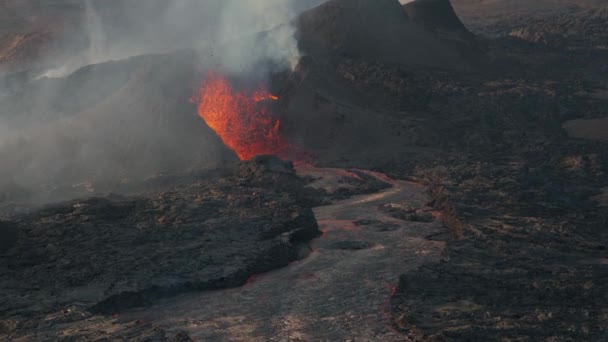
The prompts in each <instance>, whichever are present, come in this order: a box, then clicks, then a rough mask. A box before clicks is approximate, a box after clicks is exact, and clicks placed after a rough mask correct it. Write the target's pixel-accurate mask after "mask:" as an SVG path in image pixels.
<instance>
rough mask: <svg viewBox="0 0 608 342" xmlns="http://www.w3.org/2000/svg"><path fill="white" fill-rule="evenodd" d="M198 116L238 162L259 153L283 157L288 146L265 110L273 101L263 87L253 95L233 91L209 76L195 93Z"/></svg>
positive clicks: (223, 80)
mask: <svg viewBox="0 0 608 342" xmlns="http://www.w3.org/2000/svg"><path fill="white" fill-rule="evenodd" d="M197 100H198V114H199V116H200V117H201V118H202V119H203V120H205V122H206V123H207V125H208V126H209V127H210V128H211V129H212V130H214V131H215V132H216V133H217V135H218V136H219V137H220V138H221V139H222V141H223V142H224V144H225V145H226V146H228V147H229V148H230V149H232V150H233V151H234V152H235V153H236V154H237V156H238V157H239V159H241V160H246V159H250V158H251V157H254V156H256V155H260V154H276V155H279V156H282V155H285V154H286V153H287V152H288V150H289V149H290V144H289V143H287V142H286V141H285V139H284V138H282V137H281V134H280V128H281V121H280V120H279V119H277V118H274V117H273V116H272V115H271V114H270V112H269V110H268V104H269V101H277V100H278V97H277V96H274V95H272V94H271V93H270V92H268V91H267V90H266V89H265V88H264V87H260V88H258V90H256V91H253V92H247V91H236V90H234V89H233V88H232V86H231V85H230V83H229V82H228V81H227V80H226V78H224V77H222V76H221V75H219V74H217V73H210V74H209V75H208V76H207V79H206V80H205V81H204V82H203V84H202V86H201V88H200V90H199V93H198V94H197Z"/></svg>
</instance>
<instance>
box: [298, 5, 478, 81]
mask: <svg viewBox="0 0 608 342" xmlns="http://www.w3.org/2000/svg"><path fill="white" fill-rule="evenodd" d="M448 6H449V3H448ZM420 12H421V13H424V11H420ZM448 15H449V14H448ZM431 17H432V16H430V15H426V16H421V17H420V18H417V19H416V18H415V19H416V20H410V18H408V15H407V14H406V13H405V12H404V11H403V9H402V8H401V5H400V4H399V2H398V1H393V0H331V1H327V2H326V3H324V4H322V5H320V6H318V7H316V8H314V9H312V10H310V11H308V12H305V13H303V14H301V15H300V16H299V17H298V19H297V21H296V26H297V28H298V32H297V37H298V42H299V45H300V48H301V50H302V51H303V52H304V53H306V54H309V55H312V56H318V57H319V58H327V57H328V56H327V54H328V53H334V54H339V55H343V56H348V57H356V58H372V59H374V60H376V61H382V62H391V63H399V64H404V65H410V66H421V67H432V68H444V69H455V70H462V69H468V68H471V67H472V62H471V59H470V57H469V56H466V55H464V54H462V53H461V52H460V51H458V49H455V48H453V47H451V46H449V45H446V44H443V43H442V42H441V40H440V39H439V38H438V37H437V36H436V35H435V34H434V33H433V31H432V30H429V28H432V27H433V26H435V21H431V22H429V20H430V19H432V18H431ZM454 17H455V15H454ZM456 20H458V19H457V18H456ZM450 30H451V27H450Z"/></svg>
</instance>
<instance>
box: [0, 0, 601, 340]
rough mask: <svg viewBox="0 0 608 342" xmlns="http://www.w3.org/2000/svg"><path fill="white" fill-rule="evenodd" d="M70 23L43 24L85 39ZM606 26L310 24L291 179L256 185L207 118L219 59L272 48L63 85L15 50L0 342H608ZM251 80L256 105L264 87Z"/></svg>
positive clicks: (256, 166) (341, 6) (566, 19)
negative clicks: (200, 94)
mask: <svg viewBox="0 0 608 342" xmlns="http://www.w3.org/2000/svg"><path fill="white" fill-rule="evenodd" d="M60 2H61V1H58V2H57V3H60ZM313 2H314V1H313ZM313 2H311V6H312V5H313ZM67 3H68V2H67V1H66V4H65V6H66V7H61V6H59V5H57V6H56V7H52V11H51V7H43V8H42V9H40V8H38V9H37V10H40V11H43V12H41V13H46V16H44V17H45V18H50V17H52V18H55V19H53V20H51V21H50V22H52V23H54V25H53V26H52V27H56V26H55V25H58V23H63V24H62V25H64V26H62V27H64V28H65V27H69V25H68V23H69V24H70V25H77V23H74V21H73V18H72V16H73V15H74V12H72V10H73V9H74V8H75V7H74V6H73V5H69V4H67ZM6 4H9V5H10V4H11V2H10V1H7V2H6ZM6 4H3V3H2V2H0V6H2V5H4V6H6ZM13 6H14V4H13ZM452 6H453V7H452ZM302 8H304V7H302ZM13 9H14V7H13ZM64 9H65V10H67V9H70V11H68V13H70V14H69V15H68V17H67V19H62V20H64V21H61V20H59V19H56V18H57V16H58V17H59V18H61V17H62V13H63V12H62V11H63V10H64ZM21 10H23V9H21ZM147 10H148V11H152V12H154V11H155V8H154V6H150V7H148V8H147ZM45 11H46V12H45ZM105 11H107V9H105ZM102 12H103V11H102ZM58 13H59V14H58ZM103 13H105V12H103ZM607 13H608V7H606V4H604V3H603V2H602V1H576V0H543V1H537V2H534V3H531V2H529V1H519V0H500V1H468V0H453V1H452V3H451V4H450V2H449V1H447V0H445V1H444V0H417V1H414V2H410V3H407V4H405V5H403V6H402V5H401V4H400V3H399V2H397V1H392V0H375V1H371V0H357V1H355V0H352V1H348V0H332V1H327V2H326V3H324V4H321V5H320V7H314V8H312V9H310V10H307V11H305V12H303V13H300V14H298V16H297V17H296V18H295V19H293V20H292V21H291V23H292V25H293V28H294V30H293V33H294V37H295V38H296V41H297V44H298V50H299V51H300V53H301V56H300V57H301V58H300V59H299V61H298V63H297V66H295V67H294V68H293V70H287V71H285V70H277V69H274V68H260V69H258V70H264V71H263V73H264V77H263V79H265V80H266V81H267V86H268V89H269V90H270V91H271V92H272V93H273V94H275V95H276V96H277V97H278V100H277V101H276V102H273V103H271V104H269V106H270V107H271V110H272V112H273V113H274V115H276V117H277V119H280V120H281V127H280V133H281V134H282V135H283V136H284V137H287V138H288V139H289V142H290V144H292V145H293V146H295V147H297V153H296V152H294V153H293V154H291V155H289V154H288V155H285V156H283V157H285V158H293V159H301V160H300V162H299V163H296V167H295V168H294V167H293V166H292V164H290V163H287V162H283V161H281V160H280V159H277V158H275V157H270V156H264V157H258V158H255V159H254V160H252V161H246V162H241V163H240V164H239V163H238V162H237V158H236V156H235V155H234V153H233V152H232V151H230V150H229V149H228V148H227V147H226V146H224V145H223V144H222V140H221V137H218V136H217V135H216V134H215V133H214V132H213V130H211V129H209V128H208V127H207V126H206V125H205V122H204V121H203V120H202V119H201V118H200V117H198V116H197V115H196V108H195V107H196V105H195V104H193V103H191V99H190V97H191V96H192V95H193V94H195V93H196V90H197V87H198V83H199V82H200V81H201V78H203V77H204V75H205V73H206V72H208V71H209V70H213V69H215V68H216V64H217V63H219V61H218V59H221V58H218V56H217V55H221V54H222V52H223V51H230V52H233V51H238V50H239V47H242V46H247V47H250V46H252V45H251V39H254V42H257V43H259V44H263V46H267V45H265V44H268V39H269V38H268V37H273V33H272V32H275V31H272V30H271V31H269V32H270V33H268V32H267V33H265V34H261V35H255V37H254V36H247V37H245V38H242V39H241V40H236V41H232V42H228V43H223V45H220V46H219V47H217V49H214V50H213V52H210V51H208V50H205V49H204V48H201V49H196V48H192V50H191V51H190V50H180V51H169V52H168V51H153V52H158V53H157V54H154V55H142V56H136V57H132V58H129V59H125V60H122V59H121V60H117V61H112V62H107V63H101V64H95V65H92V66H85V67H84V68H83V69H80V70H78V71H76V72H75V73H73V74H71V75H67V76H66V77H60V78H52V79H51V78H41V79H37V78H38V76H39V75H40V73H41V69H44V68H45V66H41V64H40V63H34V62H32V61H36V60H38V59H37V58H38V57H36V56H38V53H44V51H46V50H44V49H39V48H38V47H39V45H37V44H38V43H37V42H39V40H37V38H36V37H37V36H27V35H26V37H31V38H29V39H31V42H33V43H32V45H31V46H30V45H28V42H29V41H28V40H27V39H21V40H19V42H20V43H19V44H15V43H14V41H15V40H14V39H15V38H14V37H16V35H15V33H14V32H12V33H11V35H10V37H11V38H10V39H13V40H10V41H9V40H4V41H3V42H2V44H0V62H2V63H3V64H2V66H3V69H2V70H3V72H4V73H5V75H7V76H4V77H3V78H2V79H1V81H0V125H2V126H0V134H2V136H1V137H0V156H2V160H3V167H2V170H0V176H1V177H2V179H0V186H1V188H0V208H2V209H1V211H0V218H1V219H2V221H0V233H1V234H2V239H1V241H0V258H1V259H2V266H1V267H2V272H1V273H0V274H1V275H0V288H1V289H2V291H1V293H2V295H1V296H2V297H0V339H2V338H3V339H7V340H23V341H27V340H66V341H67V340H70V341H72V340H103V339H106V340H108V339H109V340H140V341H146V340H149V341H163V340H171V339H173V340H175V341H180V340H183V341H187V340H191V339H192V340H200V341H206V340H218V341H224V340H226V341H268V340H296V341H298V340H299V341H316V340H342V339H343V340H352V341H375V340H377V341H462V340H465V341H469V340H471V341H494V340H498V341H506V340H522V341H603V340H606V339H608V309H607V308H608V295H607V294H608V288H607V285H606V279H608V252H607V250H606V248H607V246H608V231H607V228H608V209H607V208H608V201H607V198H608V191H607V190H606V189H608V181H606V170H607V167H608V152H607V151H608V150H607V147H608V145H607V141H608V106H607V105H608V95H607V94H608V68H607V66H606V60H608V49H607V48H606V46H605V45H606V38H607V35H606V34H607V31H606V28H607V27H608V25H607V24H608V15H607ZM70 18H72V19H70ZM30 19H31V18H30ZM102 19H103V16H102ZM3 20H6V19H3ZM103 20H105V19H103ZM103 20H102V21H103ZM116 20H117V21H118V22H119V21H120V20H119V19H116ZM14 22H15V21H13V23H14ZM22 22H31V20H23V21H22ZM45 22H46V21H45ZM113 24H116V22H113ZM134 25H135V24H134ZM6 26H7V27H9V26H10V25H9V24H7V25H6ZM10 27H11V29H12V30H14V31H19V30H18V29H15V28H16V27H18V26H15V25H13V26H10ZM118 27H119V28H120V27H121V26H120V25H119V26H118ZM117 30H118V31H120V29H117ZM273 30H277V29H276V28H274V29H273ZM0 32H1V31H0ZM112 32H113V33H114V34H116V32H117V31H112ZM17 36H18V35H17ZM2 37H9V35H5V36H2ZM252 37H253V38H252ZM271 40H272V39H271ZM71 41H72V42H73V41H74V40H71ZM185 41H186V42H189V41H190V40H189V38H188V39H185ZM11 42H13V43H11ZM76 42H77V41H76ZM81 43H82V44H84V46H86V41H85V42H84V43H83V42H81ZM42 46H46V45H44V44H43V45H42ZM11 47H13V48H17V47H18V49H14V50H11ZM26 47H31V50H29V49H26ZM70 48H73V49H75V50H74V51H77V50H79V49H82V46H80V45H78V44H76V45H74V46H72V45H71V46H70ZM154 48H155V47H154V46H149V45H146V49H152V50H154ZM179 48H183V46H179ZM28 51H35V53H34V52H32V58H31V59H29V58H27V59H23V63H21V64H20V63H18V62H19V61H20V58H19V56H21V55H23V54H27V53H28ZM53 55H54V56H56V55H57V54H56V53H53ZM3 56H6V57H4V58H5V59H2V58H3ZM9 59H10V63H9V62H6V61H9ZM15 61H17V62H15ZM45 63H47V64H53V63H55V62H54V60H52V59H47V60H45ZM6 70H10V72H6ZM230 73H231V75H230V79H231V80H233V81H234V83H235V84H242V85H243V86H247V85H248V84H249V83H250V80H249V78H255V79H256V80H259V79H260V77H259V76H260V75H259V74H260V73H262V72H261V71H260V72H258V73H254V74H255V75H245V74H243V73H239V72H235V71H234V70H231V71H230ZM256 82H257V81H256ZM42 99H44V101H42ZM41 104H43V105H41ZM32 122H34V123H35V124H32ZM7 127H10V128H11V129H8V130H5V128H7ZM57 132H60V133H61V134H58V133H57ZM9 136H10V138H4V139H3V137H9ZM58 161H60V162H58ZM100 161H102V162H100ZM303 161H305V163H304V162H303ZM311 164H314V166H312V165H311ZM66 201H67V202H66ZM56 202H61V203H60V204H57V203H56ZM41 205H43V207H41ZM267 271H271V272H269V273H264V272H267ZM260 273H263V274H260ZM243 285H245V286H243Z"/></svg>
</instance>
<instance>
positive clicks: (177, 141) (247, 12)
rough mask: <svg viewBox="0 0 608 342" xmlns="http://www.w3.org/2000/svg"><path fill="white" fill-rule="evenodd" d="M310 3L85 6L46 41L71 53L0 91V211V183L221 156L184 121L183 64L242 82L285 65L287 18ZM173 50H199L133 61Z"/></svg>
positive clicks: (186, 83)
mask: <svg viewBox="0 0 608 342" xmlns="http://www.w3.org/2000/svg"><path fill="white" fill-rule="evenodd" d="M62 1H65V2H66V3H69V2H70V1H71V0H62ZM72 2H73V1H72ZM321 2H323V1H322V0H255V1H242V0H206V1H198V0H175V1H166V0H121V1H102V0H85V1H84V3H82V5H83V6H82V8H81V10H80V12H79V16H80V19H79V20H80V21H79V22H78V25H77V28H76V29H72V30H71V31H70V32H66V35H65V37H60V38H61V39H58V42H57V44H62V46H64V47H65V48H64V51H67V52H68V53H67V54H66V55H68V56H70V57H69V58H64V59H63V60H62V61H61V62H60V63H57V60H54V61H53V62H52V64H53V67H52V68H50V69H48V70H46V71H45V72H43V73H42V74H41V76H40V77H39V78H38V80H36V81H30V82H29V83H26V84H25V85H22V86H21V88H20V89H17V90H16V91H15V90H14V89H12V90H11V91H10V94H8V95H7V94H6V93H5V90H3V89H0V94H2V96H0V159H2V160H3V165H2V170H0V204H1V202H2V193H3V191H4V189H3V187H6V186H8V187H9V188H10V187H13V188H26V189H27V190H30V191H31V190H32V189H40V186H41V184H45V185H49V184H51V185H57V184H72V182H82V181H89V180H91V181H96V180H98V181H106V182H107V181H113V182H120V180H121V177H127V178H128V177H131V178H132V177H137V176H141V177H142V178H145V177H147V176H149V175H150V174H155V173H157V172H162V171H171V170H184V168H186V167H187V166H188V164H187V163H189V162H190V161H191V160H199V161H203V162H204V161H209V160H216V159H221V158H222V153H224V152H223V151H219V150H218V147H217V146H216V145H217V144H216V141H215V140H217V141H219V139H217V137H215V136H214V137H210V136H211V135H212V133H210V134H209V137H205V138H202V139H198V138H197V137H198V136H200V135H201V134H202V135H204V134H207V133H205V132H204V129H203V133H199V131H198V130H199V129H202V128H199V127H198V125H201V126H204V122H203V121H202V120H201V119H200V118H198V117H195V111H192V117H190V116H189V115H188V114H189V113H190V110H191V108H190V107H189V103H188V97H189V96H191V95H192V94H193V93H192V90H193V89H192V87H193V84H192V83H193V82H194V81H195V78H196V75H194V74H195V71H194V70H195V68H193V67H192V64H196V63H201V65H199V67H201V66H202V67H203V68H207V69H209V68H219V66H218V65H217V64H216V63H221V64H222V67H223V68H225V70H227V71H229V72H231V73H239V74H241V75H244V74H246V73H248V72H251V71H252V70H257V69H259V68H258V66H259V65H260V64H263V63H269V64H273V65H279V66H282V67H287V68H289V67H293V66H294V65H295V63H296V62H297V60H298V58H299V52H298V49H297V42H296V39H295V37H294V31H295V29H294V28H293V27H292V26H291V25H290V24H289V23H290V22H291V20H292V19H293V18H294V17H295V16H296V15H297V14H298V12H300V11H302V10H303V9H306V8H309V7H311V6H313V5H317V4H319V3H321ZM72 5H73V4H72ZM42 7H44V6H42ZM83 37H84V38H83ZM83 41H84V42H85V43H84V44H83V43H82V42H83ZM182 49H194V50H198V51H199V52H200V54H199V55H196V57H193V54H192V53H179V54H177V55H171V56H170V57H163V56H160V57H159V56H148V57H133V56H142V55H149V54H164V53H172V52H175V51H178V50H182ZM176 56H177V57H176ZM126 58H129V59H128V60H125V61H120V62H116V63H109V64H101V65H97V66H94V67H92V66H90V65H92V64H98V63H103V62H108V61H112V60H123V59H126ZM196 59H200V60H198V61H197V60H196ZM203 60H204V61H203ZM3 82H4V80H2V79H0V86H1V85H2V84H3ZM0 88H1V87H0ZM177 116H179V117H180V118H179V119H176V117H177ZM179 120H181V121H179ZM189 120H196V121H189ZM177 121H179V123H177ZM182 127H193V128H192V130H191V131H189V132H182V131H180V130H181V129H182ZM184 136H185V137H187V138H184ZM190 137H192V138H190ZM214 139H215V140H214ZM201 142H202V143H201ZM214 146H215V147H214ZM222 147H223V145H222ZM223 148H224V147H223ZM104 177H105V179H104ZM53 200H56V199H53Z"/></svg>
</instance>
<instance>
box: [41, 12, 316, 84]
mask: <svg viewBox="0 0 608 342" xmlns="http://www.w3.org/2000/svg"><path fill="white" fill-rule="evenodd" d="M321 2H323V0H304V1H302V0H300V1H297V0H256V1H241V0H206V1H196V0H177V1H159V0H147V1H143V0H140V1H137V0H131V1H130V2H129V1H127V2H125V4H121V3H122V2H113V1H112V2H108V1H105V2H104V1H99V0H97V1H96V0H85V2H84V11H83V13H82V17H83V22H82V28H83V30H84V32H85V34H86V41H87V42H88V47H87V48H86V49H84V50H83V51H81V52H80V53H78V54H76V55H75V56H73V57H71V58H69V59H68V60H67V61H64V62H62V63H61V64H60V65H57V66H55V67H53V68H51V69H50V70H48V71H46V72H45V73H44V74H43V75H42V76H47V77H64V76H66V75H68V74H69V73H72V72H73V71H75V70H76V69H78V68H80V67H82V66H85V65H89V64H95V63H101V62H105V61H109V60H119V59H124V58H127V57H131V56H136V55H141V54H147V53H162V52H167V51H173V50H177V49H191V48H195V49H203V50H205V49H206V50H208V51H211V50H213V51H214V53H219V54H220V55H219V56H216V57H219V58H220V59H221V60H222V63H223V64H225V66H226V67H228V68H229V69H230V70H231V71H239V70H242V69H245V68H250V67H252V66H254V65H255V64H256V62H258V61H261V60H270V61H272V62H275V63H285V64H287V65H289V66H294V65H295V63H297V60H298V56H299V52H298V49H297V43H296V40H295V37H294V28H293V27H292V26H291V25H290V24H289V22H290V21H291V19H292V18H293V17H295V16H296V15H297V13H298V12H300V11H301V10H303V9H306V8H308V7H311V6H313V5H316V4H319V3H321ZM112 3H115V4H112ZM264 31H267V32H268V33H267V34H268V36H267V39H266V40H265V41H264V42H263V43H262V44H256V43H254V41H253V40H249V41H247V42H244V41H243V39H245V38H250V37H252V36H254V35H255V34H257V33H259V32H264ZM236 41H239V43H241V44H242V45H243V46H241V48H238V49H228V50H222V51H221V52H218V51H217V47H218V46H220V47H221V46H222V45H224V44H230V43H231V42H236Z"/></svg>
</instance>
